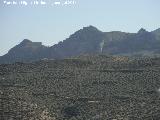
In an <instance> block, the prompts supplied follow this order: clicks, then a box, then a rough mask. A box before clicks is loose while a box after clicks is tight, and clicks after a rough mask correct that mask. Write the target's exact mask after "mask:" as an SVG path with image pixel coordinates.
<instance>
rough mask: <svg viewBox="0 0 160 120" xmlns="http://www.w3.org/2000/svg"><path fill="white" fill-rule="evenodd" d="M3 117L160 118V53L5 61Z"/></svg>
mask: <svg viewBox="0 0 160 120" xmlns="http://www.w3.org/2000/svg"><path fill="white" fill-rule="evenodd" d="M0 120H160V58H158V57H156V58H155V57H153V58H148V57H143V58H138V57H137V58H134V57H117V56H116V57H114V56H104V55H94V56H92V55H90V56H89V55H83V56H78V57H74V58H69V59H63V60H48V59H44V60H41V61H38V62H33V63H21V62H17V63H14V64H1V65H0Z"/></svg>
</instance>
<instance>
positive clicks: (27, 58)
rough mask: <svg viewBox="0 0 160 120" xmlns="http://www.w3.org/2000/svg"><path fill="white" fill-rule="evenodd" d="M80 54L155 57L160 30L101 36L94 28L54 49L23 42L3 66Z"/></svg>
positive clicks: (2, 60)
mask: <svg viewBox="0 0 160 120" xmlns="http://www.w3.org/2000/svg"><path fill="white" fill-rule="evenodd" d="M81 54H110V55H127V56H153V55H159V54H160V29H157V30H155V31H152V32H148V31H146V30H145V29H143V28H141V29H140V30H139V31H138V32H137V33H125V32H121V31H112V32H102V31H100V30H98V29H97V28H96V27H94V26H88V27H84V28H83V29H80V30H78V31H76V32H75V33H74V34H72V35H70V37H69V38H67V39H66V40H64V41H61V42H59V43H58V44H55V45H53V46H51V47H46V46H44V45H42V43H41V42H32V41H30V40H28V39H24V40H23V41H22V42H21V43H20V44H18V45H16V46H15V47H13V48H12V49H10V50H9V52H8V53H7V54H5V55H4V56H1V57H0V63H13V62H31V61H36V60H40V59H44V58H47V59H63V58H67V57H72V56H77V55H81Z"/></svg>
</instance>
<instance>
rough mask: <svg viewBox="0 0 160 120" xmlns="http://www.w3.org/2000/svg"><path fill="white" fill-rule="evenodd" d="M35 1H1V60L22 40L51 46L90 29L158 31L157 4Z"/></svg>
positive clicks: (147, 0)
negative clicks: (87, 28) (85, 28)
mask: <svg viewBox="0 0 160 120" xmlns="http://www.w3.org/2000/svg"><path fill="white" fill-rule="evenodd" d="M13 1H15V2H17V4H16V5H15V4H14V5H13ZM21 1H22V2H23V1H25V2H27V5H24V4H21ZM34 1H35V0H0V56H2V55H4V54H6V53H7V52H8V50H9V49H11V48H12V47H14V46H15V45H17V44H19V43H20V42H21V41H22V40H23V39H30V40H31V41H33V42H42V44H43V45H46V46H51V45H54V44H56V43H58V42H59V41H62V40H65V39H66V38H68V37H69V36H70V35H71V34H73V33H74V32H76V31H77V30H79V29H82V28H83V27H86V26H89V25H93V26H95V27H97V28H98V29H99V30H101V31H104V32H109V31H123V32H133V33H135V32H137V31H138V30H139V29H140V28H145V29H146V30H147V31H153V30H155V29H158V28H160V14H159V13H160V7H159V6H160V0H68V1H70V4H69V2H66V0H42V1H43V2H46V5H42V4H41V5H40V4H37V5H36V4H33V3H34ZM37 1H38V2H40V1H41V0H37ZM7 2H11V3H12V4H8V5H7ZM55 2H60V4H56V3H55ZM65 2H66V3H67V4H65V5H64V3H65ZM31 3H32V4H31Z"/></svg>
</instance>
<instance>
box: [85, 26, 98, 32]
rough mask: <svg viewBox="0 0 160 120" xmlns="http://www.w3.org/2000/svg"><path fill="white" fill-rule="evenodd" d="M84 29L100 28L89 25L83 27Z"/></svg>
mask: <svg viewBox="0 0 160 120" xmlns="http://www.w3.org/2000/svg"><path fill="white" fill-rule="evenodd" d="M83 30H96V31H97V30H98V29H97V28H96V27H94V26H92V25H89V26H87V27H83Z"/></svg>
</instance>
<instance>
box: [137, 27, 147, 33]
mask: <svg viewBox="0 0 160 120" xmlns="http://www.w3.org/2000/svg"><path fill="white" fill-rule="evenodd" d="M146 32H148V31H146V30H145V29H144V28H141V29H140V30H139V31H138V33H140V34H141V33H146Z"/></svg>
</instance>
